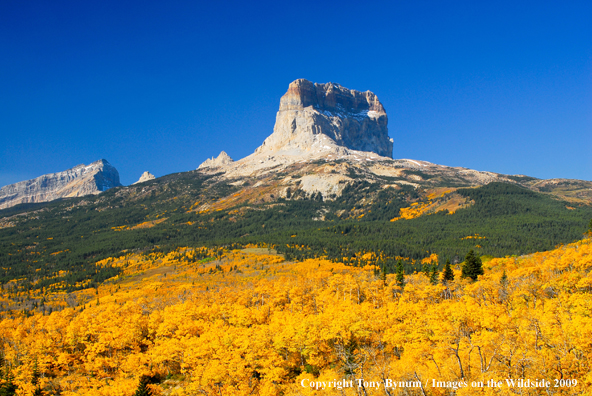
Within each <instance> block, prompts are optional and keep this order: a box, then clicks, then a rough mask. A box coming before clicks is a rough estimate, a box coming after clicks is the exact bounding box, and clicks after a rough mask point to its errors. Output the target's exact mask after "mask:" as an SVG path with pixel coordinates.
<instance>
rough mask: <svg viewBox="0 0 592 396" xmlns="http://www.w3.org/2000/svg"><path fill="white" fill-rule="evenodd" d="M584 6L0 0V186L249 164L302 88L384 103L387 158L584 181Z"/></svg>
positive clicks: (591, 130) (591, 90)
mask: <svg viewBox="0 0 592 396" xmlns="http://www.w3.org/2000/svg"><path fill="white" fill-rule="evenodd" d="M591 15H592V2H590V1H569V2H560V1H556V2H546V1H536V2H535V1H532V2H517V1H507V2H502V1H495V2H479V1H478V2H474V1H470V2H469V1H466V2H461V1H458V2H448V1H447V2H444V1H433V2H422V1H385V2H371V3H361V2H359V1H351V2H350V1H335V2H331V1H321V2H318V1H315V2H281V1H274V2H256V1H254V2H246V1H243V2H238V1H237V2H226V1H186V2H179V1H166V2H164V1H162V2H150V1H138V2H126V1H106V0H102V1H70V2H64V1H3V2H1V3H0V143H1V144H0V185H5V184H9V183H13V182H17V181H20V180H24V179H28V178H33V177H36V176H39V175H42V174H44V173H50V172H56V171H61V170H65V169H67V168H70V167H72V166H75V165H77V164H80V163H85V164H88V163H90V162H93V161H96V160H98V159H100V158H105V159H107V160H108V161H109V162H110V163H111V164H113V165H114V166H115V167H116V168H117V169H118V170H119V173H120V175H121V180H122V183H124V184H129V183H132V182H134V181H136V180H137V179H138V178H139V176H140V174H141V173H142V172H143V171H145V170H148V171H150V172H152V173H153V174H155V175H156V176H163V175H165V174H169V173H173V172H181V171H187V170H192V169H195V168H196V167H197V166H198V165H199V164H200V163H201V162H202V161H203V160H205V159H206V158H207V157H210V156H212V155H217V154H218V153H219V152H220V151H221V150H225V151H226V152H228V153H229V154H230V155H231V156H232V157H233V158H234V159H239V158H242V157H244V156H246V155H248V154H250V153H252V152H253V150H254V149H255V148H256V147H257V146H259V145H260V144H261V142H262V141H263V140H264V139H265V138H266V137H267V136H268V135H269V134H271V132H272V130H273V124H274V122H275V114H276V111H277V109H278V106H279V99H280V97H281V96H282V95H283V94H284V92H285V91H286V89H287V87H288V84H289V83H290V82H291V81H293V80H295V79H297V78H306V79H309V80H311V81H313V82H329V81H332V82H337V83H340V84H341V85H343V86H345V87H348V88H352V89H357V90H362V91H365V90H371V91H373V92H374V93H376V94H377V95H378V98H379V99H380V100H381V101H382V103H383V104H384V106H385V108H386V111H387V114H388V116H389V133H390V136H391V137H392V138H393V139H394V141H395V145H394V157H395V158H411V159H420V160H426V161H430V162H434V163H438V164H443V165H451V166H464V167H468V168H473V169H478V170H486V171H493V172H500V173H509V174H526V175H531V176H536V177H540V178H552V177H567V178H577V179H585V180H592V159H591V153H592V114H591V113H592V23H591V22H590V16H591Z"/></svg>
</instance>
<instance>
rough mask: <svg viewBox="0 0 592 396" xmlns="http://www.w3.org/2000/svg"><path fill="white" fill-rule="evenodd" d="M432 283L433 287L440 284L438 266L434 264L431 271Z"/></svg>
mask: <svg viewBox="0 0 592 396" xmlns="http://www.w3.org/2000/svg"><path fill="white" fill-rule="evenodd" d="M430 283H431V284H432V285H435V284H437V283H438V266H437V265H436V264H432V269H431V270H430Z"/></svg>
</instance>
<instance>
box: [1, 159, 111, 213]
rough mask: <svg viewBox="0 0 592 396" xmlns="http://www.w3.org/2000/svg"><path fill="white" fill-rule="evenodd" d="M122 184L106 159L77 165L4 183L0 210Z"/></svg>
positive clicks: (85, 193) (97, 190)
mask: <svg viewBox="0 0 592 396" xmlns="http://www.w3.org/2000/svg"><path fill="white" fill-rule="evenodd" d="M118 186H121V183H120V182H119V172H117V169H115V167H113V166H112V165H111V164H110V163H109V162H107V160H104V159H101V160H98V161H96V162H93V163H91V164H90V165H84V164H82V165H78V166H75V167H74V168H72V169H68V170H65V171H63V172H57V173H50V174H47V175H43V176H39V177H37V178H35V179H31V180H25V181H22V182H18V183H15V184H10V185H8V186H4V187H2V188H1V189H0V209H5V208H9V207H12V206H14V205H18V204H21V203H36V202H48V201H53V200H55V199H59V198H71V197H82V196H85V195H90V194H99V193H101V192H103V191H106V190H108V189H110V188H113V187H118Z"/></svg>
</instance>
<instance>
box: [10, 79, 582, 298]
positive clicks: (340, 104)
mask: <svg viewBox="0 0 592 396" xmlns="http://www.w3.org/2000/svg"><path fill="white" fill-rule="evenodd" d="M371 112H376V113H377V114H370V113H371ZM299 117H300V118H301V119H303V120H304V119H306V120H307V121H306V122H304V124H302V123H300V121H299V120H298V118H299ZM286 120H291V121H289V122H288V121H286ZM328 120H329V121H328ZM331 120H332V121H334V123H333V124H332V123H331ZM286 122H288V124H289V125H292V124H294V125H295V127H294V128H293V129H289V130H287V132H286V129H285V128H284V126H285V125H286ZM386 122H387V116H386V112H385V110H384V108H383V107H382V105H380V102H379V101H378V99H377V98H376V96H375V95H373V94H372V93H370V92H366V93H360V92H357V91H352V90H348V89H346V88H343V87H341V86H339V85H337V84H331V83H329V84H313V83H310V82H307V81H306V80H297V81H296V82H294V83H292V84H290V88H289V89H288V93H286V95H284V96H283V97H282V100H281V101H280V111H279V112H278V116H277V118H276V125H275V128H274V132H273V134H271V135H270V136H269V138H268V139H266V140H265V143H264V144H263V145H262V146H261V147H259V148H258V149H257V150H255V152H254V153H253V154H251V155H249V156H247V157H245V158H242V159H240V160H238V161H232V159H231V158H230V157H229V156H228V155H227V154H226V153H224V152H222V153H221V154H220V155H219V156H218V157H217V158H212V159H209V160H206V161H205V162H204V163H203V164H201V165H200V166H199V168H198V169H197V170H194V171H189V172H182V173H177V174H171V175H166V176H164V177H160V178H158V179H156V180H154V181H151V182H149V183H143V184H135V185H131V186H126V187H118V188H112V189H110V190H109V191H106V192H104V193H103V194H99V195H86V196H84V197H78V198H69V199H67V200H60V201H57V202H48V203H44V204H38V205H28V206H19V207H14V208H10V209H4V210H0V261H1V262H2V263H3V266H2V268H0V284H3V283H7V282H10V281H11V280H15V279H19V281H18V282H17V283H18V286H16V287H17V289H15V290H18V291H22V292H26V291H27V290H29V289H39V288H44V287H45V288H49V287H54V286H55V285H59V286H55V287H57V288H62V289H66V290H75V289H77V288H87V287H91V286H92V285H96V284H99V283H100V282H102V281H104V280H105V279H108V278H109V277H112V276H114V275H116V274H118V273H120V271H121V269H120V268H119V267H117V266H111V265H103V264H101V265H96V263H97V262H98V261H99V260H102V259H106V258H108V257H114V256H118V255H119V256H121V255H127V254H128V253H130V252H136V253H141V252H161V253H166V252H170V251H173V250H175V249H177V248H178V247H179V246H185V247H200V246H206V247H208V248H215V249H218V248H220V249H229V248H234V247H242V246H246V245H249V244H255V245H259V246H262V245H263V246H272V247H274V248H275V249H276V250H277V251H278V252H279V253H281V254H283V255H284V256H285V257H286V258H288V259H298V260H299V259H304V258H307V257H320V256H323V257H326V258H327V259H329V260H333V261H339V262H348V263H350V264H351V263H353V264H355V265H365V262H364V261H363V260H362V258H363V257H368V256H365V255H366V254H367V253H369V252H373V253H375V254H376V255H377V257H381V259H380V261H375V264H377V265H379V266H381V267H382V268H383V269H384V270H385V271H387V272H389V271H390V272H392V271H393V270H394V265H395V262H396V260H399V259H404V261H405V263H406V264H405V265H406V268H407V269H409V270H414V269H418V268H419V269H421V265H420V264H418V263H421V260H423V259H425V258H426V257H429V256H430V255H431V254H434V253H435V254H437V255H438V256H439V257H441V258H442V259H443V260H444V261H445V259H450V260H451V262H453V263H454V262H458V261H459V260H461V259H462V258H463V257H464V256H465V255H466V254H467V252H468V251H469V250H471V249H474V250H475V251H476V253H478V254H479V255H494V256H506V255H514V254H516V255H519V254H525V253H532V252H535V251H544V250H549V249H553V248H554V247H555V246H556V245H558V244H560V243H569V242H572V241H575V240H577V239H580V238H581V236H582V234H583V233H584V232H586V230H587V228H588V224H589V222H590V219H591V218H592V182H589V181H581V180H569V179H552V180H541V179H537V178H533V177H529V176H524V175H504V174H498V173H492V172H484V171H477V170H472V169H467V168H461V167H448V166H443V165H437V164H432V163H430V162H427V161H420V160H412V159H392V158H390V157H389V156H390V154H391V152H392V151H391V150H392V145H389V142H391V141H390V139H389V138H388V135H387V134H386V133H387V130H386ZM303 125H304V127H303ZM346 126H347V128H346ZM348 128H349V129H348ZM356 128H357V129H356ZM355 131H357V132H356V133H359V134H358V135H356V136H357V138H356V139H355V141H354V142H351V141H350V140H351V139H350V140H348V139H349V138H346V137H348V136H349V137H350V138H351V136H353V134H354V132H355ZM290 137H291V138H292V139H291V140H290ZM320 141H322V142H324V143H323V144H322V145H320V144H319V142H320ZM391 144H392V142H391ZM361 148H364V149H365V150H374V151H362V150H361ZM77 180H78V179H77ZM78 181H79V182H80V180H78ZM113 184H115V183H113ZM117 184H118V183H117ZM80 195H81V194H80ZM159 254H160V253H159ZM418 266H419V267H418ZM60 282H62V283H60ZM52 285H53V286H52ZM89 285H90V286H89ZM60 290H61V289H60Z"/></svg>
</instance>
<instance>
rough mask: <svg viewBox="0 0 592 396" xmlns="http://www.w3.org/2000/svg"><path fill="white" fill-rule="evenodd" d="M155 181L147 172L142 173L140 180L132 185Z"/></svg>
mask: <svg viewBox="0 0 592 396" xmlns="http://www.w3.org/2000/svg"><path fill="white" fill-rule="evenodd" d="M154 179H156V177H154V175H153V174H152V173H150V172H148V171H146V172H144V173H142V176H140V179H139V180H138V181H137V182H135V183H134V184H138V183H144V182H147V181H148V180H154Z"/></svg>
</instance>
